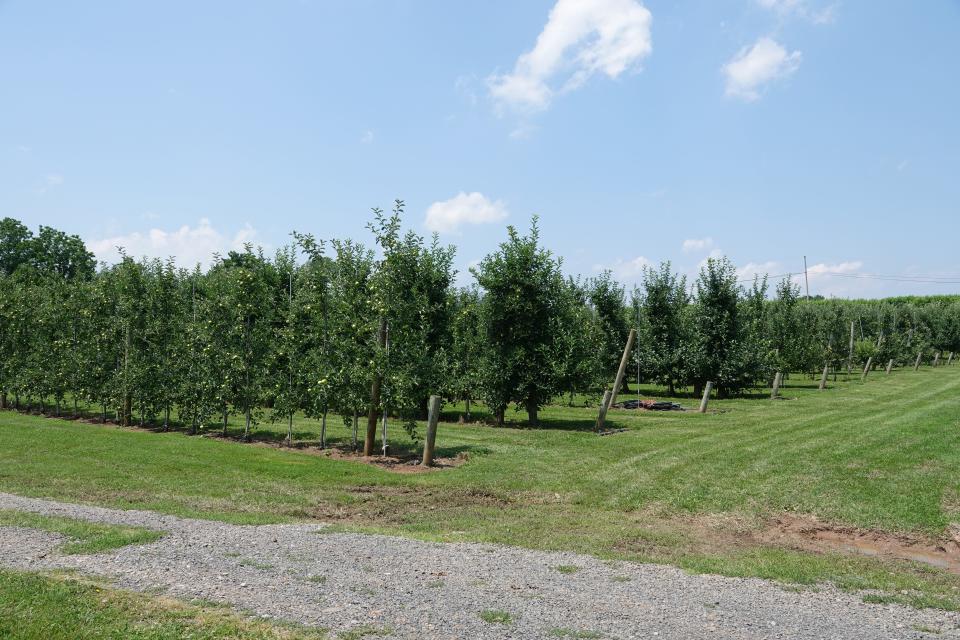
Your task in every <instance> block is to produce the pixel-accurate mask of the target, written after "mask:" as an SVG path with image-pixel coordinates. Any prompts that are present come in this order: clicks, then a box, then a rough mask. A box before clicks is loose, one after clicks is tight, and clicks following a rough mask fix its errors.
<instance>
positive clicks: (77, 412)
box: [73, 397, 80, 418]
mask: <svg viewBox="0 0 960 640" xmlns="http://www.w3.org/2000/svg"><path fill="white" fill-rule="evenodd" d="M73 417H74V418H79V417H80V409H79V408H78V407H77V398H76V397H74V398H73Z"/></svg>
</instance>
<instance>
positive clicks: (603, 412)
mask: <svg viewBox="0 0 960 640" xmlns="http://www.w3.org/2000/svg"><path fill="white" fill-rule="evenodd" d="M609 405H610V390H609V389H606V390H604V392H603V400H601V401H600V415H598V416H597V431H600V429H603V423H604V421H605V420H606V419H607V407H608V406H609Z"/></svg>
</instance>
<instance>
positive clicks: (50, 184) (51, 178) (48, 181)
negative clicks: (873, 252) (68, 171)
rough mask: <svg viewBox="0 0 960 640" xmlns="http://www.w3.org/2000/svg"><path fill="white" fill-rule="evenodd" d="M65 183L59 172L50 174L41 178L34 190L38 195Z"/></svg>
mask: <svg viewBox="0 0 960 640" xmlns="http://www.w3.org/2000/svg"><path fill="white" fill-rule="evenodd" d="M62 184H63V176H62V175H60V174H59V173H51V174H48V175H47V176H45V177H44V178H43V180H41V181H40V182H39V183H38V184H37V186H36V187H34V189H33V190H34V192H35V193H36V194H37V195H41V196H42V195H44V194H46V193H48V192H49V191H52V190H53V189H56V188H57V187H59V186H60V185H62Z"/></svg>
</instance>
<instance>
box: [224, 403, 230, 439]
mask: <svg viewBox="0 0 960 640" xmlns="http://www.w3.org/2000/svg"><path fill="white" fill-rule="evenodd" d="M228 412H229V409H228V408H227V403H223V435H227V417H228V416H227V414H228Z"/></svg>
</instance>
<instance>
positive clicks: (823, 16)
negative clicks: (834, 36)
mask: <svg viewBox="0 0 960 640" xmlns="http://www.w3.org/2000/svg"><path fill="white" fill-rule="evenodd" d="M756 3H757V4H758V5H759V6H761V7H763V8H764V9H768V10H770V11H775V12H776V13H777V14H779V15H780V16H781V17H789V16H797V17H799V18H803V19H804V20H808V21H809V22H812V23H813V24H832V23H833V22H834V21H835V20H836V16H837V5H836V4H829V5H826V6H820V7H814V6H812V5H811V3H810V2H807V0H756Z"/></svg>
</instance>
